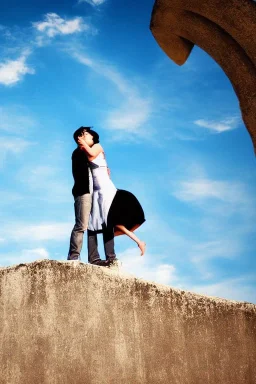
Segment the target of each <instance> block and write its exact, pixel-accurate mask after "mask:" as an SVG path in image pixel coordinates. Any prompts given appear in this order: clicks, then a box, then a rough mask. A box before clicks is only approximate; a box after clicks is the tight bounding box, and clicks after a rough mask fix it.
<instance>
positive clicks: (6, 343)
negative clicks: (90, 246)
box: [0, 260, 256, 384]
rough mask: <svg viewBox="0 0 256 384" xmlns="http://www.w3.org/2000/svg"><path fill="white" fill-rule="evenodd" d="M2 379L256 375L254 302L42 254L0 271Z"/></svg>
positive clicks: (31, 383) (82, 381)
mask: <svg viewBox="0 0 256 384" xmlns="http://www.w3.org/2000/svg"><path fill="white" fill-rule="evenodd" d="M0 291H1V292H0V324H1V328H0V343H1V348H0V365H1V376H0V383H1V384H3V383H5V384H7V383H8V384H16V383H19V384H35V383H40V384H52V383H54V384H55V383H56V384H57V383H58V384H59V383H63V384H70V383H72V384H91V383H92V384H98V383H101V384H109V383H111V384H122V383H125V384H133V383H136V384H140V383H143V384H153V383H154V384H159V383H163V384H165V383H166V384H170V383H178V384H184V383H186V384H201V383H202V384H206V383H209V384H216V383H225V384H231V383H232V384H234V383H236V384H240V383H244V384H245V383H246V384H248V383H254V382H256V367H255V361H256V306H255V305H253V304H248V303H242V302H235V301H227V300H223V299H217V298H210V297H205V296H200V295H196V294H193V293H190V292H184V291H179V290H175V289H172V288H170V287H167V286H161V285H158V284H153V283H148V282H146V281H143V280H139V279H136V278H132V277H125V276H122V275H119V274H118V273H116V272H112V271H110V270H107V269H104V268H102V267H96V266H92V265H88V264H83V263H81V264H78V265H76V264H74V263H70V262H57V261H49V260H44V261H40V262H34V263H31V264H24V265H19V266H16V267H11V268H2V269H1V270H0Z"/></svg>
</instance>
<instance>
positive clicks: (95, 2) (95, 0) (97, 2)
mask: <svg viewBox="0 0 256 384" xmlns="http://www.w3.org/2000/svg"><path fill="white" fill-rule="evenodd" d="M105 2H106V0H79V1H78V3H88V4H91V5H93V6H94V7H97V6H98V5H101V4H103V3H105Z"/></svg>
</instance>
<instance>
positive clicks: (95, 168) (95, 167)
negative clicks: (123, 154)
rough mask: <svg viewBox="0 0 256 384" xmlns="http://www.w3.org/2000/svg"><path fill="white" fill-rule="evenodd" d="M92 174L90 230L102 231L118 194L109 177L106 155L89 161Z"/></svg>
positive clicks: (102, 154) (100, 155) (101, 154)
mask: <svg viewBox="0 0 256 384" xmlns="http://www.w3.org/2000/svg"><path fill="white" fill-rule="evenodd" d="M89 166H90V169H91V173H92V181H93V189H92V191H93V192H92V209H91V214H90V218H89V225H88V229H90V230H91V231H100V230H102V225H104V224H105V225H107V219H108V212H109V209H110V206H111V204H112V201H113V199H114V197H115V194H116V191H117V189H116V187H115V186H114V184H113V182H112V180H111V179H110V177H109V175H108V170H107V162H106V159H105V156H104V153H102V152H101V153H100V154H99V155H98V156H97V157H96V158H95V159H94V160H92V161H89Z"/></svg>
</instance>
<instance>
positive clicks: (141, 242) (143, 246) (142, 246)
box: [138, 241, 146, 256]
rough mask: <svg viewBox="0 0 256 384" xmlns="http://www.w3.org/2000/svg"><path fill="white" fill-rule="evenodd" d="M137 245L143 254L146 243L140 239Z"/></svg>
mask: <svg viewBox="0 0 256 384" xmlns="http://www.w3.org/2000/svg"><path fill="white" fill-rule="evenodd" d="M138 247H139V249H140V250H141V254H140V255H141V256H143V255H144V253H145V250H146V243H144V241H140V242H139V244H138Z"/></svg>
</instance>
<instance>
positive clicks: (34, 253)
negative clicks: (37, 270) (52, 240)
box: [1, 248, 49, 266]
mask: <svg viewBox="0 0 256 384" xmlns="http://www.w3.org/2000/svg"><path fill="white" fill-rule="evenodd" d="M38 259H49V253H48V251H47V250H46V249H45V248H34V249H23V250H21V251H18V250H17V251H16V252H15V253H14V252H12V253H7V254H3V255H1V265H2V266H6V265H8V266H10V265H15V264H20V263H30V262H32V261H35V260H38Z"/></svg>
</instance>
